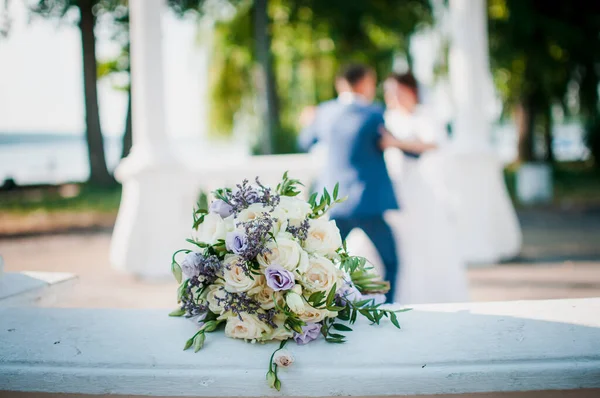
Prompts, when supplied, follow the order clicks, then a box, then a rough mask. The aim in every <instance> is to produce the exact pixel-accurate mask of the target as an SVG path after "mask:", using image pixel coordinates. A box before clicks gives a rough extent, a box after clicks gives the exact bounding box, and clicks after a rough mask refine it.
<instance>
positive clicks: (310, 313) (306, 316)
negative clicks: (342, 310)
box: [298, 304, 337, 323]
mask: <svg viewBox="0 0 600 398" xmlns="http://www.w3.org/2000/svg"><path fill="white" fill-rule="evenodd" d="M335 316H337V312H332V311H329V310H325V309H323V310H319V309H316V308H314V307H312V306H310V305H308V304H306V305H305V308H304V312H303V313H302V314H300V315H298V318H300V320H302V321H304V322H306V323H317V322H321V321H322V320H323V319H325V318H331V317H335Z"/></svg>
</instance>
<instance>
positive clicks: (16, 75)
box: [0, 1, 208, 136]
mask: <svg viewBox="0 0 600 398" xmlns="http://www.w3.org/2000/svg"><path fill="white" fill-rule="evenodd" d="M2 3H4V2H2ZM24 3H25V2H23V1H11V2H9V16H10V18H11V19H12V24H11V29H10V32H9V35H8V37H7V38H3V37H0V133H3V132H4V133H24V134H25V133H68V134H83V131H84V130H85V127H84V106H83V80H82V75H83V72H82V61H81V40H80V33H79V30H78V28H77V26H76V21H77V20H78V12H77V11H75V10H73V12H70V13H69V14H67V16H66V18H65V20H63V21H61V22H57V21H56V20H43V19H40V18H39V17H33V18H31V17H30V14H29V12H28V10H27V9H26V6H25V4H24ZM1 12H2V5H0V13H1ZM96 35H97V37H98V41H97V51H96V55H97V58H98V59H107V58H110V57H111V56H113V55H115V54H117V53H118V51H119V48H118V46H117V44H116V43H113V42H111V41H110V39H109V37H110V34H109V32H108V31H107V27H106V26H103V25H102V24H99V26H98V27H97V30H96ZM198 36H199V33H198V28H197V24H196V23H195V22H194V21H192V20H189V19H188V20H180V19H177V18H176V17H175V16H173V15H172V14H171V13H170V12H169V11H168V10H166V9H165V12H164V16H163V43H162V45H163V65H164V76H165V81H164V84H165V96H166V98H165V110H166V118H167V133H168V134H171V135H174V136H193V135H198V134H205V133H206V123H205V122H204V121H205V120H206V116H207V106H206V98H207V90H206V82H207V79H206V76H207V65H208V58H207V52H208V51H207V50H206V46H205V45H204V46H203V45H201V44H199V42H201V43H206V41H205V40H203V41H199V40H198V39H197V38H198ZM112 85H113V83H112V82H111V81H110V79H103V80H101V81H99V83H98V90H99V106H100V118H101V123H102V128H103V132H104V134H105V135H114V136H118V135H121V134H122V133H123V131H124V124H125V114H126V105H127V97H126V94H125V93H123V92H120V91H118V90H115V89H114V88H113V87H112Z"/></svg>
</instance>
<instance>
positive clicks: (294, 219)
mask: <svg viewBox="0 0 600 398" xmlns="http://www.w3.org/2000/svg"><path fill="white" fill-rule="evenodd" d="M277 210H278V211H280V212H282V213H284V214H285V217H286V218H287V219H288V220H290V224H296V223H299V222H302V220H304V219H305V218H306V216H308V215H309V214H310V213H311V212H312V208H311V206H310V204H309V203H308V202H306V201H305V200H302V199H300V198H298V197H295V196H281V197H280V198H279V205H277Z"/></svg>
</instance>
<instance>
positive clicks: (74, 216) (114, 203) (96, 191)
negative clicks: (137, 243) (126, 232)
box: [0, 184, 121, 236]
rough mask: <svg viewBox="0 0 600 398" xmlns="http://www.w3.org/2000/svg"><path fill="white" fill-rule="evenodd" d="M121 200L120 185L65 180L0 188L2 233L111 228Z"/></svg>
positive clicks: (16, 233) (19, 233)
mask: <svg viewBox="0 0 600 398" xmlns="http://www.w3.org/2000/svg"><path fill="white" fill-rule="evenodd" d="M120 200H121V187H120V186H115V187H112V188H96V187H92V186H89V185H85V184H65V185H60V186H40V187H27V188H25V187H23V188H17V189H13V190H10V191H0V236H11V235H22V234H30V233H40V232H52V231H61V230H72V229H94V228H109V227H112V225H113V224H114V222H115V219H116V216H117V211H118V210H119V202H120Z"/></svg>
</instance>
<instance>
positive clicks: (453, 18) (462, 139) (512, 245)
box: [449, 0, 522, 263]
mask: <svg viewBox="0 0 600 398" xmlns="http://www.w3.org/2000/svg"><path fill="white" fill-rule="evenodd" d="M486 4H487V3H486V1H485V0H450V25H451V27H450V29H451V47H450V60H449V61H450V63H449V67H450V84H451V87H452V95H453V100H454V111H455V112H454V114H455V119H454V126H453V127H454V128H453V149H454V155H453V159H452V162H451V164H452V172H451V173H450V175H451V178H452V182H451V186H452V187H453V188H454V189H455V195H456V197H455V202H456V205H457V214H456V219H457V223H458V226H459V238H460V245H461V251H462V252H463V256H464V258H465V260H466V261H467V262H470V263H494V262H497V261H499V260H501V259H504V258H510V257H513V256H515V255H517V254H518V253H519V250H520V247H521V240H522V236H521V231H520V227H519V223H518V220H517V217H516V213H515V211H514V209H513V207H512V203H511V202H510V198H509V196H508V193H507V190H506V186H505V184H504V179H503V175H502V165H501V163H500V160H499V159H498V157H497V155H496V154H495V153H494V152H493V151H492V148H491V146H490V142H489V141H490V121H489V116H488V114H487V111H488V109H489V108H488V107H487V105H488V104H489V103H490V101H491V100H492V98H491V91H492V88H491V76H490V71H489V57H488V35H487V10H486Z"/></svg>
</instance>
